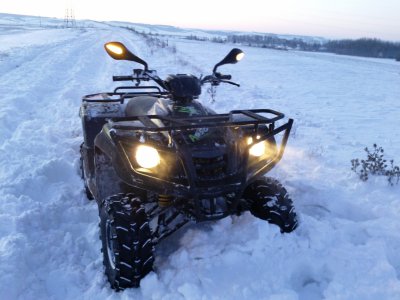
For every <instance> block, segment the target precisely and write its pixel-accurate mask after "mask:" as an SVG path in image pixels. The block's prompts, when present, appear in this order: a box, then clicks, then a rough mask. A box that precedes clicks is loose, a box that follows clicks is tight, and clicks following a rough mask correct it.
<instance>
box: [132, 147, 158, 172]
mask: <svg viewBox="0 0 400 300" xmlns="http://www.w3.org/2000/svg"><path fill="white" fill-rule="evenodd" d="M135 158H136V161H137V163H138V164H139V166H141V167H142V168H146V169H151V168H154V167H156V166H158V165H159V164H160V155H159V154H158V151H157V149H155V148H153V147H150V146H145V145H140V146H138V147H137V148H136V155H135Z"/></svg>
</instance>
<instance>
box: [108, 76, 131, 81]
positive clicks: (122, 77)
mask: <svg viewBox="0 0 400 300" xmlns="http://www.w3.org/2000/svg"><path fill="white" fill-rule="evenodd" d="M132 80H133V77H132V76H113V81H132Z"/></svg>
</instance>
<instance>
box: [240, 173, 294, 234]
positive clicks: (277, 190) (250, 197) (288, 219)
mask: <svg viewBox="0 0 400 300" xmlns="http://www.w3.org/2000/svg"><path fill="white" fill-rule="evenodd" d="M243 197H244V198H245V200H246V201H247V202H248V203H249V205H250V212H251V214H252V215H254V216H255V217H257V218H260V219H262V220H265V221H268V222H269V223H271V224H275V225H278V226H279V228H280V229H281V232H282V233H289V232H292V231H293V230H295V229H296V228H297V226H298V221H297V214H296V211H295V208H294V206H293V202H292V200H291V199H290V198H289V194H288V192H287V191H286V189H285V188H284V187H283V186H282V184H280V183H279V181H278V180H276V179H273V178H270V177H265V178H263V179H260V180H256V181H255V182H253V183H252V184H250V185H249V186H248V187H247V189H246V190H245V192H244V195H243Z"/></svg>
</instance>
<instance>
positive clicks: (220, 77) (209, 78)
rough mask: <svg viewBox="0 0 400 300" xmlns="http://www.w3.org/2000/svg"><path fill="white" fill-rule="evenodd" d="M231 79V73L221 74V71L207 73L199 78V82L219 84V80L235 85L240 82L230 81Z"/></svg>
mask: <svg viewBox="0 0 400 300" xmlns="http://www.w3.org/2000/svg"><path fill="white" fill-rule="evenodd" d="M231 79H232V76H231V75H223V74H221V73H214V74H212V75H207V76H205V77H204V78H203V79H202V80H201V84H204V83H207V82H209V83H211V85H219V84H220V83H221V82H223V83H229V84H232V85H235V86H240V84H237V83H235V82H232V81H230V80H231Z"/></svg>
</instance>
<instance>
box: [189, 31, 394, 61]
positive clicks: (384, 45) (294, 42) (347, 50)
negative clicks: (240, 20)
mask: <svg viewBox="0 0 400 300" xmlns="http://www.w3.org/2000/svg"><path fill="white" fill-rule="evenodd" d="M187 38H188V39H191V40H199V41H212V42H217V43H234V44H240V45H246V46H252V47H262V48H269V49H277V50H301V51H315V52H330V53H336V54H342V55H353V56H363V57H376V58H392V59H396V60H397V61H400V43H396V42H387V41H382V40H379V39H371V38H361V39H356V40H351V39H343V40H328V41H311V40H310V41H308V40H304V39H301V38H283V37H279V36H275V35H255V34H243V35H236V34H235V35H228V36H226V37H214V38H212V39H209V38H205V37H197V36H194V35H191V36H188V37H187Z"/></svg>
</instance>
